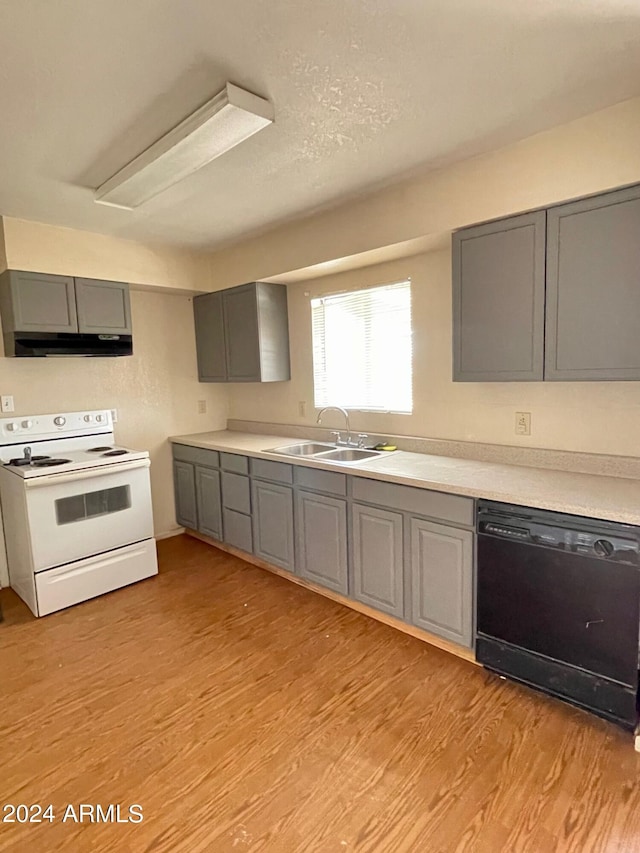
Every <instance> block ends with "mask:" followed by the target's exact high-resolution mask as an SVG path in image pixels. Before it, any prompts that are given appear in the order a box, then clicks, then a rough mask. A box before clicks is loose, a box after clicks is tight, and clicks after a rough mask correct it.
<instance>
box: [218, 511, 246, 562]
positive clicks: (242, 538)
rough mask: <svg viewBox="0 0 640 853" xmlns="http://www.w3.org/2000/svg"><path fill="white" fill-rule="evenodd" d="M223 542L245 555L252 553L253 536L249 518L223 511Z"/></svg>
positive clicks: (242, 514)
mask: <svg viewBox="0 0 640 853" xmlns="http://www.w3.org/2000/svg"><path fill="white" fill-rule="evenodd" d="M222 519H223V522H222V523H223V526H224V541H225V542H226V544H227V545H233V547H234V548H239V549H240V551H246V552H247V554H251V553H252V552H253V536H252V533H251V516H250V515H245V514H244V513H243V512H236V511H235V510H233V509H223V510H222Z"/></svg>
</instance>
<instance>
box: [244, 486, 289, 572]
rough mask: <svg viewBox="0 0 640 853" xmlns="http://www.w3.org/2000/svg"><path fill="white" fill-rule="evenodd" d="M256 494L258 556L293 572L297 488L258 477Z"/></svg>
mask: <svg viewBox="0 0 640 853" xmlns="http://www.w3.org/2000/svg"><path fill="white" fill-rule="evenodd" d="M252 493H253V494H252V505H253V550H254V553H255V555H256V556H257V557H261V558H262V559H263V560H266V561H267V562H269V563H273V564H274V565H275V566H280V568H282V569H287V570H288V571H290V572H292V571H293V570H294V548H293V489H292V488H291V486H283V485H280V484H279V483H277V484H276V483H263V482H262V481H260V480H254V481H253V484H252Z"/></svg>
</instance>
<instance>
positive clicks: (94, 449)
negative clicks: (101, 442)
mask: <svg viewBox="0 0 640 853" xmlns="http://www.w3.org/2000/svg"><path fill="white" fill-rule="evenodd" d="M105 450H113V448H112V447H90V448H89V449H88V450H87V453H104V451H105Z"/></svg>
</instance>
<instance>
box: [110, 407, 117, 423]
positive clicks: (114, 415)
mask: <svg viewBox="0 0 640 853" xmlns="http://www.w3.org/2000/svg"><path fill="white" fill-rule="evenodd" d="M111 422H112V423H114V424H117V423H118V410H117V409H111Z"/></svg>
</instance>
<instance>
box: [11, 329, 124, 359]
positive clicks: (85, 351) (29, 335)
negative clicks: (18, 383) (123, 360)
mask: <svg viewBox="0 0 640 853" xmlns="http://www.w3.org/2000/svg"><path fill="white" fill-rule="evenodd" d="M4 348H5V355H7V356H15V357H16V358H73V357H74V356H84V357H92V356H93V357H105V356H107V357H109V356H119V355H133V342H132V337H131V335H89V334H83V333H79V332H11V333H9V334H8V335H5V336H4Z"/></svg>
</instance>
